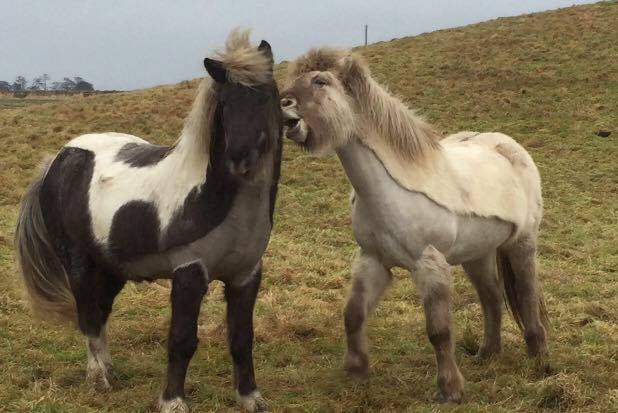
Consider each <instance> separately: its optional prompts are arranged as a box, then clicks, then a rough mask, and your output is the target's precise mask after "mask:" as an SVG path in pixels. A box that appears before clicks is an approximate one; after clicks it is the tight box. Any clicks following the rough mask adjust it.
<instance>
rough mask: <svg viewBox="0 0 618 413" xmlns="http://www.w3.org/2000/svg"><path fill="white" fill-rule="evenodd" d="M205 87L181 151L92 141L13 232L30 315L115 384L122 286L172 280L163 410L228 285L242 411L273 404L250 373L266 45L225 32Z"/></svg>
mask: <svg viewBox="0 0 618 413" xmlns="http://www.w3.org/2000/svg"><path fill="white" fill-rule="evenodd" d="M216 58H217V60H214V59H205V60H204V65H205V67H206V69H207V71H208V73H209V74H210V76H211V77H212V79H214V81H212V80H211V79H204V80H202V82H201V84H200V86H199V91H198V94H197V98H196V100H195V103H194V104H193V107H192V109H191V112H190V114H189V116H188V118H187V120H186V124H185V127H184V129H183V131H182V134H181V136H180V138H179V140H178V141H177V143H176V144H175V145H173V146H171V147H166V146H157V145H152V144H149V143H148V142H146V141H144V140H142V139H140V138H138V137H135V136H131V135H126V134H119V133H102V134H88V135H82V136H79V137H77V138H75V139H73V140H72V141H70V142H69V143H68V144H66V145H65V146H64V147H63V148H62V149H61V150H60V152H59V153H58V154H57V155H56V156H55V158H54V159H53V160H52V161H51V162H50V163H49V164H48V165H47V166H46V168H45V170H44V171H43V173H42V174H41V176H40V177H39V178H37V179H36V180H35V181H34V182H33V183H32V184H31V186H30V187H29V189H28V190H27V192H26V194H25V196H24V198H23V201H22V205H21V210H20V213H19V218H18V223H17V230H16V247H17V252H18V259H19V263H20V265H21V269H22V274H23V278H24V281H25V285H26V287H27V290H28V292H29V295H30V297H31V301H32V304H33V307H34V309H35V310H38V312H39V313H41V314H42V315H43V316H45V317H47V318H52V317H55V318H57V319H60V320H65V321H75V322H76V324H77V325H78V326H79V329H80V330H81V331H82V333H83V334H84V335H86V336H87V342H88V364H87V372H88V377H89V378H90V379H92V380H94V382H95V383H96V384H98V385H99V386H103V387H109V386H110V383H109V377H110V376H109V374H110V367H111V357H110V355H109V352H108V349H107V342H106V333H105V331H106V323H107V319H108V316H109V314H110V311H111V308H112V303H113V301H114V297H115V296H116V295H117V294H118V293H119V292H120V290H121V289H122V288H123V286H124V284H125V282H126V281H127V280H133V281H141V280H153V279H156V278H171V280H172V292H171V303H172V320H171V326H170V332H169V343H168V345H169V348H168V351H169V364H168V371H167V385H166V387H165V389H164V391H163V394H162V396H161V399H160V408H161V411H162V412H171V411H174V412H185V411H188V407H187V405H186V403H185V401H184V382H185V375H186V371H187V366H188V364H189V361H190V359H191V357H192V356H193V353H194V352H195V349H196V347H197V342H198V340H197V321H198V315H199V311H200V305H201V302H202V299H203V297H204V295H205V293H206V291H207V289H208V284H209V282H210V281H212V280H220V281H222V282H224V283H225V298H226V301H227V322H228V333H229V344H230V352H231V355H232V358H233V361H234V382H235V387H236V394H237V398H238V402H239V404H240V405H241V406H242V407H243V408H245V409H247V410H249V411H258V410H264V409H266V408H267V406H266V404H265V403H264V400H263V399H262V398H261V396H260V393H259V392H258V390H257V386H256V383H255V377H254V371H253V356H252V347H253V307H254V303H255V299H256V295H257V291H258V288H259V285H260V279H261V257H262V254H263V253H264V250H265V249H266V246H267V243H268V239H269V236H270V231H271V227H272V217H273V209H274V203H275V197H276V194H277V183H278V180H279V168H280V163H281V140H280V139H281V128H282V124H281V122H282V121H281V113H280V109H279V96H278V90H277V86H276V84H275V82H274V80H273V75H272V71H273V57H272V51H271V49H270V45H269V44H268V43H267V42H265V41H262V43H261V44H260V45H259V47H255V46H252V45H251V44H250V42H249V34H248V32H239V31H235V32H233V33H232V34H231V35H230V37H229V38H228V41H227V44H226V49H225V51H223V52H219V53H218V55H217V56H216Z"/></svg>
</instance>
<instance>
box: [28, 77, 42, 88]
mask: <svg viewBox="0 0 618 413" xmlns="http://www.w3.org/2000/svg"><path fill="white" fill-rule="evenodd" d="M44 88H45V82H44V81H43V77H35V78H34V79H32V83H31V84H30V87H29V88H28V89H30V90H43V89H44Z"/></svg>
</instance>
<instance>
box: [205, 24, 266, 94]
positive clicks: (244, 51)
mask: <svg viewBox="0 0 618 413" xmlns="http://www.w3.org/2000/svg"><path fill="white" fill-rule="evenodd" d="M250 34H251V30H240V29H234V30H233V31H232V32H231V33H230V35H229V36H228V38H227V41H226V42H225V50H220V51H217V52H215V58H216V59H218V60H221V62H223V65H224V66H225V68H226V69H227V72H228V79H229V80H230V81H232V82H236V83H240V84H243V85H245V86H254V85H257V84H261V83H267V82H269V81H270V80H271V79H272V76H273V73H272V64H273V62H272V59H271V58H270V57H269V56H267V55H266V54H265V53H263V52H262V51H261V50H258V48H257V47H256V46H254V45H252V44H251V42H250V40H249V35H250Z"/></svg>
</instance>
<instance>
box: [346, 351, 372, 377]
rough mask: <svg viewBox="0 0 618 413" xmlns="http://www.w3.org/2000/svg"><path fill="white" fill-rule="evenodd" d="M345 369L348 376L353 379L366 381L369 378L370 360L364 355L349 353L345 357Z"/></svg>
mask: <svg viewBox="0 0 618 413" xmlns="http://www.w3.org/2000/svg"><path fill="white" fill-rule="evenodd" d="M343 368H344V369H345V372H346V373H347V375H348V376H350V377H352V378H355V379H359V380H365V379H366V378H367V377H369V360H368V359H367V356H366V355H364V354H361V355H356V354H352V353H347V354H346V355H345V361H344V363H343Z"/></svg>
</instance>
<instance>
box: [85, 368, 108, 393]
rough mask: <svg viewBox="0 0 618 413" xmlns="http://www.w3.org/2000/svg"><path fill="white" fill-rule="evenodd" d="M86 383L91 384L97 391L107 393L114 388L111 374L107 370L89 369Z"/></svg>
mask: <svg viewBox="0 0 618 413" xmlns="http://www.w3.org/2000/svg"><path fill="white" fill-rule="evenodd" d="M86 382H88V383H91V384H92V386H94V388H95V390H97V391H107V390H110V389H111V388H112V385H111V384H110V383H111V374H110V373H109V371H108V370H107V369H106V368H100V367H97V368H89V369H88V370H87V372H86Z"/></svg>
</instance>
